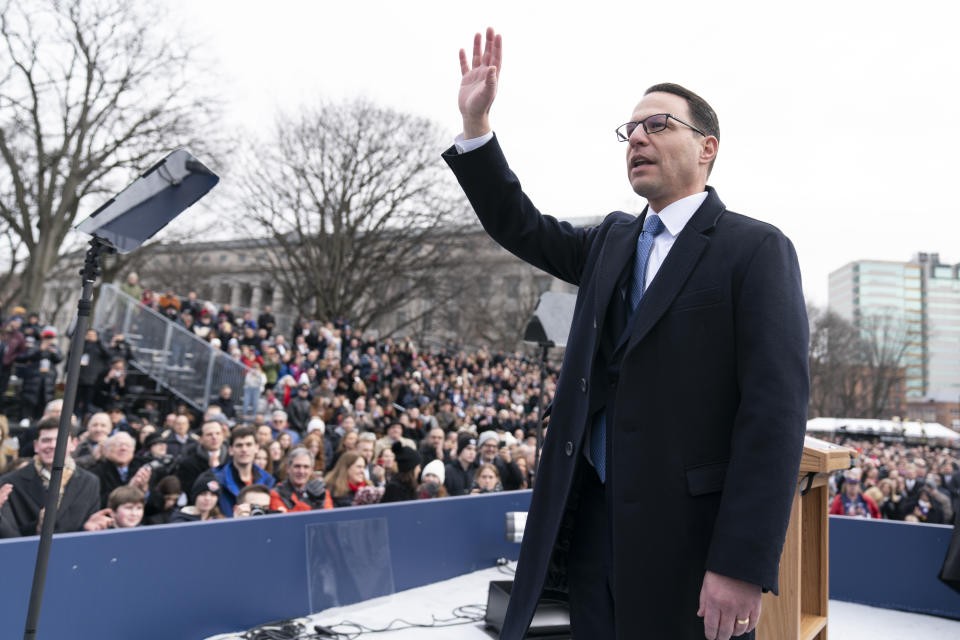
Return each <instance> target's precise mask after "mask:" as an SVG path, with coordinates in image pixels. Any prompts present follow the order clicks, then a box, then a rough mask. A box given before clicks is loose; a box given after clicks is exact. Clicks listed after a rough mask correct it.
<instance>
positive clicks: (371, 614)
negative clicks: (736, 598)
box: [208, 567, 960, 640]
mask: <svg viewBox="0 0 960 640" xmlns="http://www.w3.org/2000/svg"><path fill="white" fill-rule="evenodd" d="M510 579H512V578H511V576H509V575H506V574H505V573H503V572H501V570H499V569H498V568H496V567H494V568H492V569H485V570H483V571H477V572H474V573H468V574H466V575H463V576H460V577H457V578H453V579H452V580H446V581H444V582H437V583H434V584H430V585H427V586H425V587H418V588H416V589H410V590H408V591H401V592H399V593H396V594H394V595H392V596H387V597H384V598H377V599H375V600H368V601H365V602H361V603H358V604H354V605H350V606H348V607H341V608H338V609H328V610H327V611H324V612H323V613H319V614H317V615H314V616H310V617H308V618H302V619H300V620H299V621H300V622H303V623H305V624H307V626H308V628H310V629H311V630H312V627H313V625H315V624H321V625H324V626H327V627H330V626H332V625H335V624H337V623H341V622H344V621H350V622H356V623H360V624H363V625H366V626H367V627H373V628H380V627H384V626H386V625H387V624H389V623H390V622H391V621H392V620H394V619H396V618H403V619H404V620H406V621H408V622H412V623H418V624H430V622H431V616H436V618H438V619H444V618H451V617H452V616H453V613H452V612H453V610H454V609H455V608H457V607H462V606H464V605H471V604H472V605H481V609H480V611H481V612H482V607H485V606H486V602H487V590H488V586H489V583H490V581H492V580H510ZM398 626H401V625H398ZM828 629H829V637H830V638H831V639H832V640H887V639H889V640H903V639H904V638H910V639H911V640H914V639H916V640H920V639H923V640H956V639H957V638H960V621H957V620H947V619H945V618H938V617H935V616H925V615H919V614H914V613H904V612H901V611H892V610H890V609H878V608H876V607H868V606H865V605H860V604H852V603H849V602H839V601H836V600H831V601H830V616H829V627H828ZM334 630H335V631H339V632H341V633H345V634H346V633H351V632H355V631H356V629H350V628H348V627H346V626H342V627H336V628H335V629H334ZM378 636H379V634H377V636H374V635H372V634H370V635H367V634H365V635H364V636H363V637H378ZM239 637H240V636H239V635H238V633H229V634H222V635H218V636H214V637H212V638H208V640H239ZM383 637H386V638H390V640H394V639H396V640H415V639H423V638H430V637H433V638H444V639H445V640H489V639H490V638H492V637H494V635H493V634H492V633H491V632H487V631H485V630H484V628H483V623H482V622H470V623H468V624H463V625H459V626H453V627H446V628H443V629H435V630H429V629H424V628H412V629H406V630H398V631H393V632H391V633H390V634H389V635H388V636H383Z"/></svg>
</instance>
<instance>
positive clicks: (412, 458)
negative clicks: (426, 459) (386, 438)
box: [380, 442, 420, 503]
mask: <svg viewBox="0 0 960 640" xmlns="http://www.w3.org/2000/svg"><path fill="white" fill-rule="evenodd" d="M391 449H392V451H393V454H394V456H396V465H397V472H396V473H395V474H393V477H392V478H390V480H389V482H387V486H386V487H385V490H384V492H383V498H381V499H380V502H381V503H384V502H402V501H404V500H416V499H417V495H418V488H419V487H418V486H417V480H418V479H419V478H420V454H419V453H417V451H416V450H415V449H411V448H410V447H405V446H403V444H402V443H400V442H394V443H393V446H392V448H391Z"/></svg>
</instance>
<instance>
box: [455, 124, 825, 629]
mask: <svg viewBox="0 0 960 640" xmlns="http://www.w3.org/2000/svg"><path fill="white" fill-rule="evenodd" d="M443 157H444V159H445V160H446V162H447V163H448V164H449V165H450V167H451V169H453V171H454V173H455V175H456V177H457V179H458V180H459V182H460V184H461V186H462V187H463V189H464V191H465V193H466V194H467V197H468V199H469V200H470V203H471V204H472V205H473V208H474V211H475V212H476V213H477V216H478V217H479V219H480V222H481V223H482V224H483V227H484V229H485V230H486V231H487V233H488V234H489V235H490V236H491V237H492V238H493V239H494V240H496V241H497V242H498V243H499V244H500V245H502V246H503V247H505V248H506V249H508V250H509V251H510V252H512V253H513V254H514V255H517V256H519V257H520V258H522V259H523V260H525V261H526V262H528V263H530V264H532V265H534V266H536V267H538V268H540V269H542V270H544V271H546V272H547V273H549V274H551V275H554V276H556V277H558V278H560V279H562V280H565V281H566V282H569V283H571V284H574V285H577V286H579V292H578V295H577V302H576V306H575V310H574V317H573V322H572V325H571V328H570V335H569V339H568V341H567V348H566V352H565V354H564V359H563V366H562V370H561V373H560V378H559V381H558V384H557V390H556V394H555V398H554V404H553V411H552V415H551V419H550V426H549V430H548V435H547V437H546V439H545V441H544V445H543V455H542V458H541V462H540V469H539V473H538V474H537V482H536V485H535V488H534V491H533V497H532V499H531V505H530V513H529V517H528V519H527V527H526V531H525V534H524V538H523V544H522V547H521V551H520V560H519V564H518V567H517V573H516V580H515V584H514V588H513V590H512V595H511V598H510V605H509V609H508V612H507V619H506V622H505V625H504V628H503V631H502V636H501V637H502V638H506V639H518V640H519V638H521V637H523V634H524V631H525V629H526V628H527V627H528V625H529V623H530V620H531V618H532V616H533V612H534V608H535V606H536V602H537V600H538V598H539V595H540V593H541V591H542V589H543V588H544V586H545V585H546V586H550V587H554V586H562V583H563V581H564V580H565V574H564V570H565V562H564V561H563V556H562V554H556V555H554V553H553V552H554V549H555V545H556V546H557V548H558V549H559V548H562V547H563V544H558V542H562V540H559V539H558V535H559V534H560V533H561V531H567V526H566V525H564V526H561V524H562V523H563V522H564V521H565V518H569V517H571V514H570V513H567V514H566V516H565V507H566V505H567V502H568V498H569V497H570V496H571V488H572V485H573V478H574V469H575V467H576V464H577V461H578V457H579V456H581V455H583V454H582V451H583V448H584V446H585V442H584V434H585V432H586V427H587V424H588V421H589V419H590V416H591V408H592V407H596V397H598V396H600V397H606V398H609V401H608V403H607V405H606V406H610V403H611V402H612V406H613V407H614V408H615V409H614V411H613V413H614V416H613V421H612V424H611V422H610V421H609V416H608V426H607V442H608V452H609V453H608V455H607V481H608V483H610V486H609V487H608V489H607V491H608V494H609V495H610V496H611V501H612V503H611V505H610V508H611V522H610V526H611V529H612V536H613V549H612V554H613V565H614V567H615V568H614V576H613V598H614V601H615V602H616V604H617V606H616V613H615V615H616V620H615V626H616V628H617V636H618V638H624V639H625V638H631V637H636V629H637V628H638V627H637V624H638V623H639V624H640V628H642V629H643V630H644V633H643V636H644V637H650V638H684V639H686V638H691V639H692V638H703V622H702V620H701V619H700V618H697V617H696V612H697V609H698V606H699V594H700V588H701V586H702V581H703V575H704V572H705V571H706V570H712V571H714V572H716V573H719V574H723V575H726V576H730V577H734V578H738V579H742V580H747V581H749V582H752V583H754V584H759V585H761V586H762V587H763V588H764V589H766V590H772V591H776V589H777V582H778V568H779V559H780V552H781V549H782V547H783V541H784V538H785V535H786V529H787V524H788V520H789V515H790V507H791V503H792V500H793V496H794V493H795V491H796V486H797V474H798V470H799V465H800V456H801V452H802V448H803V438H804V433H805V430H806V410H807V400H808V395H809V378H808V373H807V346H808V339H809V336H808V333H809V330H808V325H807V319H806V311H805V305H804V300H803V293H802V289H801V284H800V270H799V266H798V263H797V258H796V254H795V252H794V249H793V246H792V244H791V243H790V241H789V240H788V239H787V238H786V237H785V236H784V235H783V234H782V233H781V232H780V231H779V230H778V229H776V228H774V227H772V226H770V225H769V224H765V223H763V222H759V221H757V220H753V219H751V218H748V217H746V216H742V215H739V214H736V213H733V212H732V211H728V210H727V209H726V207H725V206H724V204H723V203H722V202H721V201H720V199H719V197H717V194H716V192H715V191H714V190H713V189H712V188H709V187H708V189H707V190H708V195H707V198H706V200H705V201H704V203H703V204H702V205H701V206H700V208H699V209H698V210H697V211H696V213H695V214H694V215H693V217H692V218H691V219H690V221H689V222H688V223H687V225H686V226H685V227H684V229H683V231H682V232H681V233H680V234H679V235H678V236H677V239H676V241H675V243H674V245H673V247H672V249H671V250H670V253H669V254H668V255H667V258H666V259H665V261H664V263H663V264H662V266H661V268H660V270H659V271H658V273H657V275H656V277H655V278H654V280H653V281H652V283H651V284H650V286H649V288H648V289H647V290H646V292H645V294H644V298H643V301H642V302H641V304H640V306H639V307H638V309H637V311H636V313H635V314H634V318H633V321H632V324H631V325H630V326H629V327H628V328H627V329H626V330H624V331H623V333H622V334H620V335H619V336H613V337H611V336H610V335H609V331H608V332H607V334H604V333H603V332H604V330H605V329H606V328H608V327H609V326H611V324H610V322H609V321H610V318H608V315H609V314H608V309H610V308H611V307H616V304H615V303H616V300H615V299H614V297H615V296H617V295H620V294H619V293H618V291H619V288H618V287H617V284H618V281H619V280H622V274H624V273H625V270H626V269H627V267H628V264H631V263H632V260H633V258H634V255H635V251H636V249H635V247H636V240H637V237H638V234H639V232H640V229H641V227H642V222H643V218H644V216H645V215H646V210H644V212H643V213H642V214H641V215H640V216H633V215H629V214H626V213H622V212H614V213H611V214H609V215H608V216H607V217H606V218H605V219H604V220H603V222H601V223H600V224H599V225H597V226H595V227H591V228H586V229H583V228H575V227H573V226H571V225H570V224H568V223H565V222H559V221H557V220H556V219H554V218H552V217H550V216H544V215H541V214H540V212H539V211H537V209H536V208H535V207H534V206H533V204H532V203H531V202H530V200H529V199H528V198H527V197H526V195H525V194H524V193H523V191H522V189H521V187H520V182H519V181H518V180H517V177H516V176H515V175H514V174H513V172H512V171H511V170H510V169H509V167H508V165H507V162H506V159H505V158H504V156H503V154H502V152H501V150H500V147H499V144H498V142H497V140H496V138H494V139H493V140H492V141H490V142H489V143H487V144H486V145H484V146H483V147H481V148H479V149H477V150H474V151H471V152H469V153H465V154H460V155H458V154H457V152H456V150H455V149H453V148H451V149H449V150H448V151H447V152H445V153H444V156H443ZM785 195H788V194H785ZM604 341H608V342H607V344H608V345H609V346H608V347H605V348H608V349H609V351H610V352H612V353H615V354H616V358H614V360H615V361H616V363H617V369H616V370H606V369H604V370H600V367H598V366H595V365H596V363H597V361H598V358H597V353H598V350H599V349H600V347H601V342H604ZM551 559H553V561H554V562H553V565H552V566H551ZM548 570H549V571H548ZM548 574H549V576H550V579H549V580H548ZM554 582H556V584H554Z"/></svg>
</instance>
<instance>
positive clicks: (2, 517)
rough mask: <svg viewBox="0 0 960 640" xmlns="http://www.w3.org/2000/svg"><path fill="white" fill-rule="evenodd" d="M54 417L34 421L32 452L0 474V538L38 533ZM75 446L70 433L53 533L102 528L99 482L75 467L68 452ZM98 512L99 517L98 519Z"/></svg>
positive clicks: (53, 444)
mask: <svg viewBox="0 0 960 640" xmlns="http://www.w3.org/2000/svg"><path fill="white" fill-rule="evenodd" d="M58 428H59V425H58V420H57V419H54V418H45V419H43V420H41V421H40V422H39V423H38V424H37V439H36V441H35V442H34V447H35V448H36V455H35V456H34V457H33V459H32V460H31V461H30V462H29V463H28V464H26V465H24V466H23V467H21V468H19V469H17V470H16V471H12V472H10V473H8V474H6V475H4V476H0V537H5V538H8V537H17V536H32V535H37V534H38V533H40V524H41V515H42V513H43V509H44V505H45V504H46V500H47V487H48V486H49V484H50V475H51V469H52V467H53V457H54V452H55V450H56V447H57V431H58ZM76 446H77V438H76V436H75V435H74V434H73V433H72V432H71V434H70V438H69V440H68V441H67V458H66V460H64V468H63V478H62V481H61V485H60V487H61V488H60V496H61V498H60V507H59V508H58V509H57V521H56V524H55V527H54V532H55V533H62V532H64V531H80V530H83V529H86V530H88V531H92V530H96V529H99V528H102V524H103V518H102V516H104V515H105V514H104V513H103V512H101V511H98V509H100V483H99V480H98V479H97V477H96V476H95V475H93V474H92V473H90V472H89V471H84V470H83V469H81V468H79V467H77V465H76V463H75V462H74V460H73V458H71V457H70V454H71V453H72V452H73V450H74V449H75V448H76ZM98 515H99V516H101V517H99V518H98Z"/></svg>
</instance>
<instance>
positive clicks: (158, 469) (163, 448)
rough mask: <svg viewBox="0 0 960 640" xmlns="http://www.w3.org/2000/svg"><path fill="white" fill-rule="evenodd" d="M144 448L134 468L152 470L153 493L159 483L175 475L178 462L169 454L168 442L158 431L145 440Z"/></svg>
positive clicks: (136, 459) (150, 426)
mask: <svg viewBox="0 0 960 640" xmlns="http://www.w3.org/2000/svg"><path fill="white" fill-rule="evenodd" d="M147 428H150V429H152V428H153V425H145V426H144V429H147ZM143 447H144V451H143V453H142V454H140V455H138V456H136V457H134V459H133V460H134V465H133V466H136V467H138V468H141V469H142V468H143V467H145V466H146V467H149V468H150V490H151V491H153V488H154V487H156V486H157V483H158V482H160V481H161V480H163V479H164V478H166V477H167V476H171V475H173V474H174V472H175V470H176V467H177V462H176V461H175V460H174V459H173V456H172V455H170V454H169V453H167V441H166V440H164V439H163V436H161V435H160V434H159V433H157V432H156V431H153V432H152V433H150V434H148V435H147V436H146V437H145V438H144V439H143Z"/></svg>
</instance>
